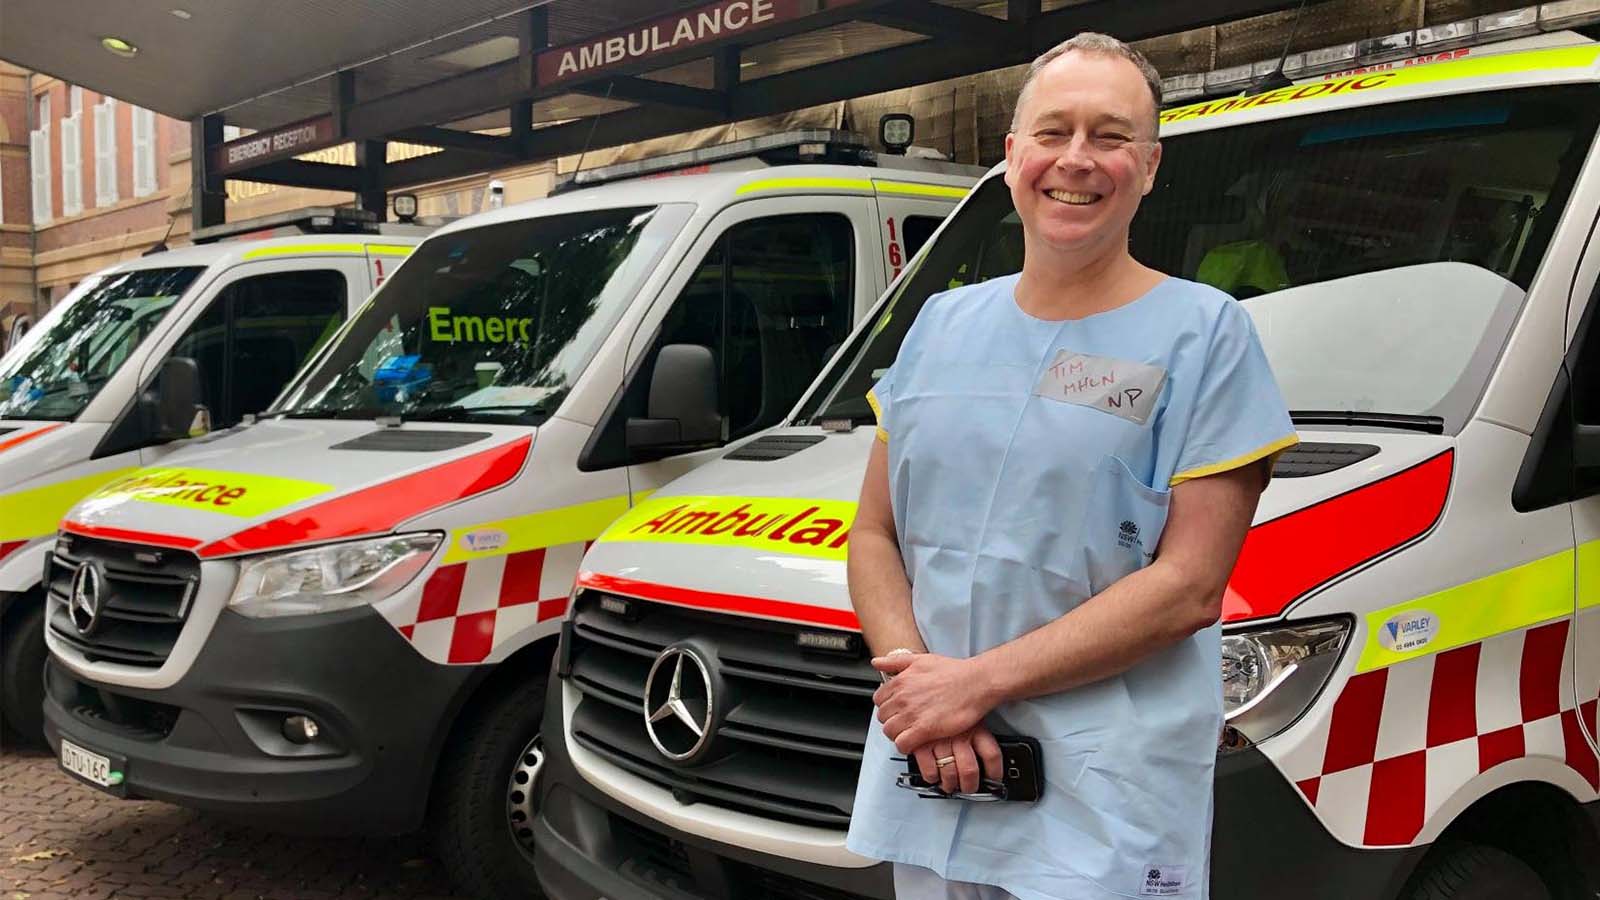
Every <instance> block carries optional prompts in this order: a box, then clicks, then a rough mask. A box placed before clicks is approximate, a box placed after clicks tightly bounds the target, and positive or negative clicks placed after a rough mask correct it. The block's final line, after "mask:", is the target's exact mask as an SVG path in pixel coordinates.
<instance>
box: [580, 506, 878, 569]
mask: <svg viewBox="0 0 1600 900" xmlns="http://www.w3.org/2000/svg"><path fill="white" fill-rule="evenodd" d="M855 517H856V505H855V504H854V503H850V502H845V501H839V500H806V499H799V498H790V497H656V498H652V499H650V500H647V501H645V502H644V503H641V504H639V505H638V506H635V507H634V508H633V509H632V510H630V511H629V512H628V513H627V514H626V515H624V516H623V517H622V518H620V519H618V520H617V521H616V522H614V523H612V525H611V527H610V528H608V529H607V530H606V533H605V534H603V535H601V536H600V541H601V542H602V543H605V542H615V541H645V542H664V543H678V544H706V545H711V546H721V547H743V548H746V549H749V550H754V551H757V552H771V553H784V554H789V555H792V556H814V557H818V558H821V559H835V560H840V561H843V560H844V558H845V554H846V552H847V550H848V543H849V539H850V524H851V522H853V521H855Z"/></svg>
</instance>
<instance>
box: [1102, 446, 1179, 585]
mask: <svg viewBox="0 0 1600 900" xmlns="http://www.w3.org/2000/svg"><path fill="white" fill-rule="evenodd" d="M1171 500H1172V494H1171V492H1170V491H1158V490H1155V489H1154V488H1151V487H1150V486H1148V485H1146V484H1145V483H1144V482H1143V481H1141V480H1139V477H1138V476H1136V475H1134V474H1133V472H1132V470H1130V469H1129V468H1128V464H1127V463H1125V462H1123V461H1122V459H1121V458H1120V457H1117V456H1115V455H1113V454H1107V455H1106V456H1105V457H1103V458H1102V459H1101V460H1100V465H1099V466H1098V467H1096V469H1095V473H1094V484H1093V486H1092V490H1091V493H1090V494H1089V502H1088V503H1087V504H1086V505H1085V506H1084V511H1083V524H1082V526H1081V532H1080V534H1081V540H1082V542H1083V553H1084V564H1085V569H1086V573H1087V575H1088V580H1089V590H1090V592H1091V596H1092V595H1094V594H1098V593H1100V592H1101V591H1103V590H1105V589H1106V588H1108V587H1110V586H1111V585H1113V584H1115V583H1116V582H1117V581H1118V580H1120V579H1122V578H1124V577H1126V576H1128V575H1130V574H1132V573H1134V572H1137V571H1138V570H1140V569H1142V568H1144V567H1145V565H1146V564H1148V563H1149V562H1150V560H1151V559H1152V558H1153V557H1154V556H1155V552H1156V544H1157V543H1158V542H1159V541H1160V540H1161V532H1162V530H1163V529H1164V528H1165V527H1166V524H1167V509H1168V506H1169V504H1170V502H1171Z"/></svg>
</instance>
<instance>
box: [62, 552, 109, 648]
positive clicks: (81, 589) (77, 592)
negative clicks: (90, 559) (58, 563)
mask: <svg viewBox="0 0 1600 900" xmlns="http://www.w3.org/2000/svg"><path fill="white" fill-rule="evenodd" d="M103 582H104V578H103V576H101V574H100V569H99V568H98V567H96V566H95V565H94V564H93V563H84V564H83V565H81V566H79V567H78V574H76V575H74V576H72V596H71V597H69V598H67V613H68V614H69V615H70V616H71V617H72V625H73V627H74V628H77V629H78V633H79V634H81V635H83V636H85V637H88V636H89V635H90V634H93V633H94V629H95V627H96V626H97V625H99V624H100V591H101V587H102V585H103Z"/></svg>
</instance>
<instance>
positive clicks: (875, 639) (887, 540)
mask: <svg viewBox="0 0 1600 900" xmlns="http://www.w3.org/2000/svg"><path fill="white" fill-rule="evenodd" d="M848 566H849V578H850V603H851V605H852V606H854V607H855V611H856V618H857V619H860V620H861V634H862V636H863V637H865V638H866V640H867V646H868V648H870V649H871V650H872V652H873V654H874V655H876V656H881V655H883V654H885V653H888V652H889V651H890V650H894V649H896V648H899V647H905V648H907V649H910V650H916V651H918V652H922V651H924V650H926V649H927V647H926V646H924V645H923V643H922V635H921V633H920V632H918V631H917V620H916V616H915V615H913V614H912V611H911V583H910V582H909V581H907V580H906V570H905V564H904V563H903V562H902V561H901V558H900V548H899V547H898V546H896V544H895V541H894V539H893V538H892V537H891V536H889V535H886V534H882V533H881V532H877V531H870V530H869V531H856V532H853V533H852V534H851V535H850V557H849V563H848Z"/></svg>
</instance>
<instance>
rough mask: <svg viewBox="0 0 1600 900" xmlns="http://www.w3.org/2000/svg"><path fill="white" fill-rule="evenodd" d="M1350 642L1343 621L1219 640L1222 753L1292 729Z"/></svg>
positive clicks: (1276, 628)
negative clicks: (1291, 726)
mask: <svg viewBox="0 0 1600 900" xmlns="http://www.w3.org/2000/svg"><path fill="white" fill-rule="evenodd" d="M1349 636H1350V622H1349V620H1347V619H1334V620H1326V621H1320V622H1309V623H1304V624H1296V625H1279V626H1274V627H1271V628H1261V629H1255V630H1251V631H1241V632H1236V633H1233V634H1225V635H1223V636H1222V708H1223V714H1224V717H1225V719H1226V722H1227V725H1228V727H1227V728H1226V729H1224V737H1223V744H1222V746H1223V748H1224V749H1239V748H1240V747H1241V746H1248V745H1249V744H1251V743H1260V742H1261V741H1264V740H1266V739H1267V738H1269V737H1272V736H1273V735H1275V734H1277V733H1278V732H1280V731H1282V730H1284V729H1285V728H1288V727H1289V726H1290V725H1291V724H1293V723H1294V721H1295V720H1296V719H1298V718H1299V717H1300V714H1301V713H1303V712H1305V711H1306V707H1308V706H1310V705H1311V701H1312V700H1313V699H1315V698H1316V696H1317V693H1318V692H1319V691H1321V690H1322V686H1323V685H1324V684H1325V683H1327V680H1328V675H1329V673H1331V672H1332V671H1333V666H1334V664H1335V663H1337V662H1338V661H1339V653H1340V651H1342V650H1343V649H1344V645H1345V641H1346V639H1347V638H1349ZM1229 732H1232V734H1231V735H1230V734H1229ZM1241 737H1242V738H1243V739H1244V740H1243V741H1240V740H1238V739H1239V738H1241Z"/></svg>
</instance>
